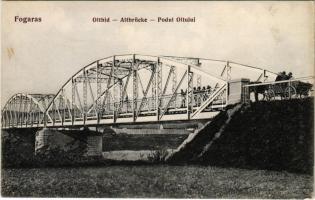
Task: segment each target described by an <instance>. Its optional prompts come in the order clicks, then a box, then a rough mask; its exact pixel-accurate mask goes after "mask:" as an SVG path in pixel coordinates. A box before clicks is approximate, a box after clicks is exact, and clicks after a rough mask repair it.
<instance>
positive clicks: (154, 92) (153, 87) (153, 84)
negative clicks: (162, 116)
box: [151, 65, 156, 110]
mask: <svg viewBox="0 0 315 200" xmlns="http://www.w3.org/2000/svg"><path fill="white" fill-rule="evenodd" d="M155 72H156V65H151V73H153V74H154V76H153V80H152V102H151V104H152V105H151V106H152V110H154V109H155V107H156V106H155V101H156V100H155V98H156V76H155Z"/></svg>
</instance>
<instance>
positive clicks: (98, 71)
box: [96, 61, 102, 124]
mask: <svg viewBox="0 0 315 200" xmlns="http://www.w3.org/2000/svg"><path fill="white" fill-rule="evenodd" d="M100 74H101V65H100V63H99V61H97V62H96V98H97V102H96V112H97V124H99V123H100V111H101V98H100V96H101V92H102V84H101V81H100Z"/></svg>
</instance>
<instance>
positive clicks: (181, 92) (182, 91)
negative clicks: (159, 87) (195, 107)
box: [180, 89, 186, 108]
mask: <svg viewBox="0 0 315 200" xmlns="http://www.w3.org/2000/svg"><path fill="white" fill-rule="evenodd" d="M180 95H181V97H182V105H181V108H184V107H185V106H186V92H184V90H183V89H181V90H180Z"/></svg>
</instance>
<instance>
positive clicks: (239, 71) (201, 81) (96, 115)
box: [1, 54, 276, 128]
mask: <svg viewBox="0 0 315 200" xmlns="http://www.w3.org/2000/svg"><path fill="white" fill-rule="evenodd" d="M275 76H276V74H275V73H273V72H270V71H268V70H265V69H262V68H258V67H253V66H248V65H243V64H240V63H236V62H232V61H223V60H213V59H201V58H186V57H173V56H147V55H138V54H130V55H115V56H110V57H107V58H104V59H100V60H96V61H94V62H92V63H90V64H88V65H86V66H84V67H83V68H82V69H80V70H79V71H78V72H77V73H75V74H74V75H73V76H71V77H70V78H69V79H68V80H67V81H66V82H65V84H64V85H62V86H61V88H60V89H59V91H58V92H57V93H56V94H22V93H19V94H15V95H13V96H12V97H11V98H10V99H9V100H8V101H7V103H6V104H5V106H4V108H3V110H2V118H1V120H2V128H29V127H71V126H98V125H107V124H108V125H111V124H123V123H137V122H159V121H171V120H195V119H197V120H198V119H211V118H213V117H214V116H215V115H216V114H218V113H219V112H220V111H221V110H224V109H225V107H226V106H227V105H228V104H229V91H228V83H229V80H231V79H236V78H250V79H251V80H253V81H261V82H265V81H273V80H275Z"/></svg>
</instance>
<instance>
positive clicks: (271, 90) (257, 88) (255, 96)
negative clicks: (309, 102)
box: [242, 76, 314, 103]
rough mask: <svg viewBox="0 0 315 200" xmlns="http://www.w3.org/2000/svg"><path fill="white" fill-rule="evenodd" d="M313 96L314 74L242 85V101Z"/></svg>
mask: <svg viewBox="0 0 315 200" xmlns="http://www.w3.org/2000/svg"><path fill="white" fill-rule="evenodd" d="M308 96H314V76H309V77H301V78H295V79H290V80H284V81H273V82H265V83H250V84H248V85H245V86H243V94H242V101H243V102H244V103H248V102H249V101H273V100H283V99H295V98H305V97H308Z"/></svg>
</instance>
